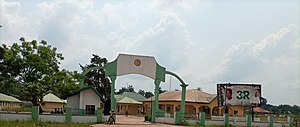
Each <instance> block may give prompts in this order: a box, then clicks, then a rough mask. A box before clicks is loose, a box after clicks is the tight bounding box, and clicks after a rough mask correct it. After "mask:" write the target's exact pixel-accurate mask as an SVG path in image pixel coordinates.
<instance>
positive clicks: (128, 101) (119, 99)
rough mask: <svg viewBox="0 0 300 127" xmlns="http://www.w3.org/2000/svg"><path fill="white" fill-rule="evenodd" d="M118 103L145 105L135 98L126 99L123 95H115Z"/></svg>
mask: <svg viewBox="0 0 300 127" xmlns="http://www.w3.org/2000/svg"><path fill="white" fill-rule="evenodd" d="M115 98H116V101H117V103H119V104H143V102H139V101H137V100H135V99H133V98H130V97H126V96H123V95H115Z"/></svg>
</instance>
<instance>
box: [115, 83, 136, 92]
mask: <svg viewBox="0 0 300 127" xmlns="http://www.w3.org/2000/svg"><path fill="white" fill-rule="evenodd" d="M124 92H135V91H134V87H133V86H132V85H128V86H127V87H121V89H119V91H118V92H117V94H123V93H124Z"/></svg>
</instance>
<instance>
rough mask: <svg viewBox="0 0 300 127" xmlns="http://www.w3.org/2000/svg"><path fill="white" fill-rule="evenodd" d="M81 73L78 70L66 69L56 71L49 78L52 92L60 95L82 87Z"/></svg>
mask: <svg viewBox="0 0 300 127" xmlns="http://www.w3.org/2000/svg"><path fill="white" fill-rule="evenodd" d="M79 80H80V74H79V73H78V72H77V71H73V72H71V71H67V70H65V69H63V70H61V71H59V72H57V73H55V74H54V75H53V76H52V77H51V78H49V79H48V80H47V81H48V84H52V85H51V86H50V89H51V90H52V91H51V92H52V93H53V94H55V95H57V96H59V97H61V96H63V95H65V94H70V93H72V91H73V90H76V89H79V88H80V82H79Z"/></svg>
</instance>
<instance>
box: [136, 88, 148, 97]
mask: <svg viewBox="0 0 300 127" xmlns="http://www.w3.org/2000/svg"><path fill="white" fill-rule="evenodd" d="M138 93H139V94H140V95H142V96H144V97H145V94H146V93H145V90H141V89H140V90H139V91H138Z"/></svg>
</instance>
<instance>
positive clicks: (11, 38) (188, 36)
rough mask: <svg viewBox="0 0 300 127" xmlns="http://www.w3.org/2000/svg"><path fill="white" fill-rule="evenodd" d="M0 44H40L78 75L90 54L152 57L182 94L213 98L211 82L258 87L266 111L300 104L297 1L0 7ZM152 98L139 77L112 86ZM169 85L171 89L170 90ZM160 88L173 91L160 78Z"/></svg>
mask: <svg viewBox="0 0 300 127" xmlns="http://www.w3.org/2000/svg"><path fill="white" fill-rule="evenodd" d="M0 1H1V2H0V9H1V10H0V25H2V27H1V28H0V43H1V44H9V45H10V44H12V43H14V42H18V39H19V38H20V37H25V38H26V39H27V40H32V39H36V40H46V41H48V43H49V44H51V45H52V46H55V47H57V48H58V49H59V52H62V53H63V55H64V57H65V60H64V61H62V65H61V67H62V68H64V69H68V70H80V68H79V66H78V64H79V63H81V64H88V63H89V59H90V58H91V56H92V55H91V54H93V53H94V54H99V55H100V56H102V57H106V58H107V59H108V60H109V61H113V60H115V59H116V57H117V56H118V54H119V53H128V54H139V55H147V56H154V57H155V58H156V60H157V61H158V63H159V64H160V65H162V66H164V67H166V68H167V70H170V71H172V72H175V73H177V74H178V75H180V76H181V77H182V78H183V79H184V81H185V82H187V83H188V84H189V86H188V89H192V88H197V87H201V88H202V89H203V90H204V91H207V92H209V93H216V84H217V83H228V82H230V83H261V84H262V96H264V97H265V98H267V99H268V102H269V103H270V104H275V105H279V104H291V105H294V104H297V105H300V99H299V97H300V78H299V77H300V39H299V37H300V35H299V22H300V2H299V1H297V0H288V1H286V0H282V1H281V0H264V1H259V0H251V1H238V0H229V1H226V2H225V1H217V0H201V1H200V0H195V1H194V0H189V1H181V0H144V1H141V0H130V1H124V0H122V1H115V0H110V1H94V0H85V1H84V2H82V1H81V0H78V1H76V0H67V1H63V0H48V1H44V0H26V1H23V0H19V1H14V0H9V1H8V0H0ZM127 84H128V85H133V86H134V87H135V89H136V90H137V89H145V90H147V91H148V90H149V91H153V89H154V85H153V80H152V79H149V78H147V77H144V76H141V75H126V76H120V77H118V78H117V86H116V88H117V89H119V88H120V87H124V86H126V85H127ZM170 86H171V87H170ZM161 87H162V88H163V89H167V90H169V89H170V88H171V89H172V90H174V89H180V86H179V82H178V81H177V80H176V79H175V78H170V77H169V76H167V77H166V82H165V83H161Z"/></svg>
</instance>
